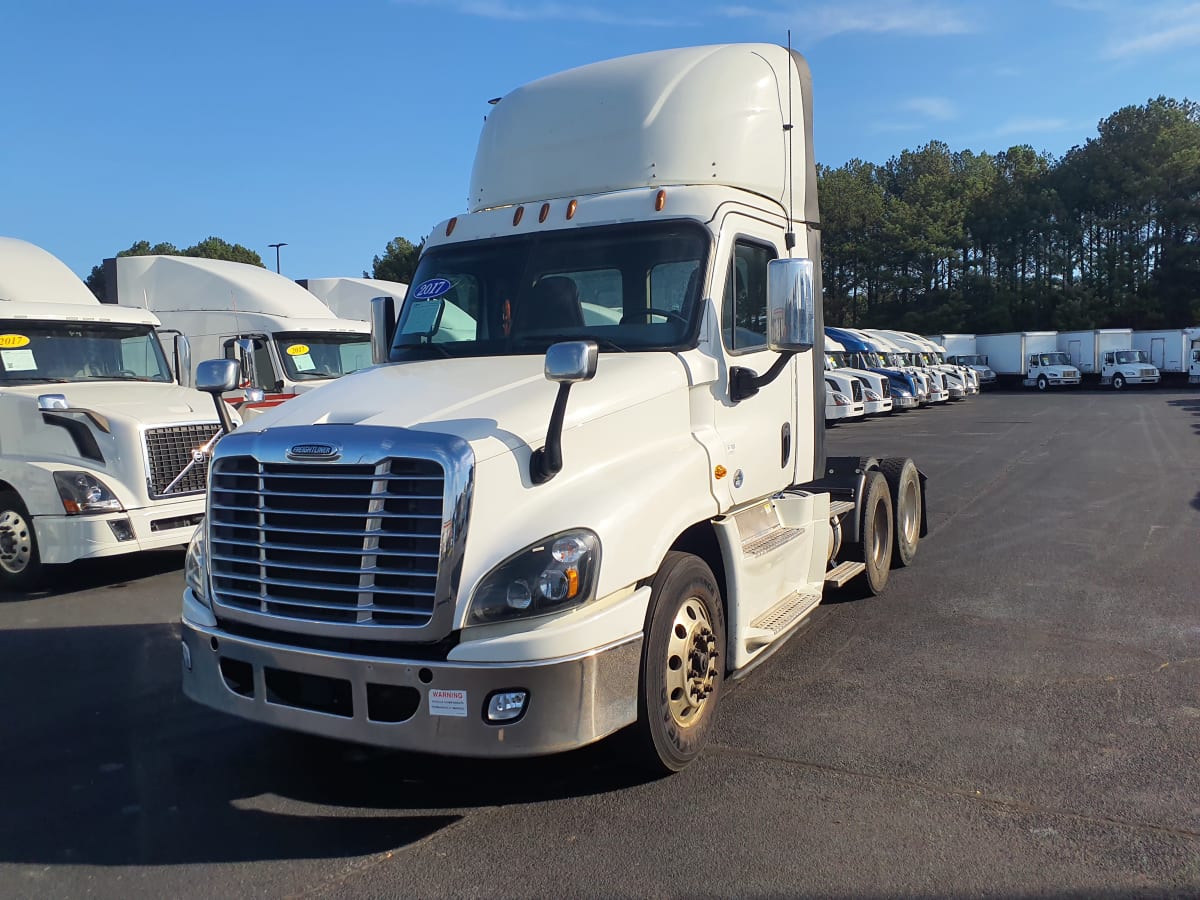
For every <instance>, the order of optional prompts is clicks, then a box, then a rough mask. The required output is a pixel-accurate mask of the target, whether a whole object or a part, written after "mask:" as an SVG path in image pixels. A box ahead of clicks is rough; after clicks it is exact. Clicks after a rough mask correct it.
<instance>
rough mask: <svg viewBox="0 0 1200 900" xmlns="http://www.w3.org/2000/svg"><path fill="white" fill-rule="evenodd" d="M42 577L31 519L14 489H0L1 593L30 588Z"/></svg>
mask: <svg viewBox="0 0 1200 900" xmlns="http://www.w3.org/2000/svg"><path fill="white" fill-rule="evenodd" d="M41 577H42V559H41V555H40V554H39V553H38V544H37V535H36V534H35V533H34V531H33V518H32V517H31V516H30V515H29V511H28V510H27V509H26V508H25V504H24V503H22V502H21V498H20V497H19V496H18V495H17V493H16V491H0V586H3V587H4V592H3V593H4V594H5V595H7V594H8V593H9V592H10V591H12V592H15V591H29V590H32V589H33V588H35V587H37V585H38V583H39V582H40V581H41Z"/></svg>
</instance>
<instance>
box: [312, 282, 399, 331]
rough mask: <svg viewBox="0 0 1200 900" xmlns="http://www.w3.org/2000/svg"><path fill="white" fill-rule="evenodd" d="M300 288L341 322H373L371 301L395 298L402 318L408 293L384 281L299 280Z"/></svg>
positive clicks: (394, 302)
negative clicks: (379, 298) (343, 320)
mask: <svg viewBox="0 0 1200 900" xmlns="http://www.w3.org/2000/svg"><path fill="white" fill-rule="evenodd" d="M296 284H298V285H300V287H302V288H304V289H305V290H307V291H308V292H309V293H310V294H312V295H313V296H314V297H316V298H317V299H318V300H320V301H321V302H322V303H324V304H325V305H326V306H327V307H329V310H330V312H332V313H333V314H334V315H335V316H337V317H338V318H339V319H354V320H356V321H359V322H370V321H371V301H372V300H374V299H375V298H376V297H391V298H392V307H393V309H395V311H396V315H399V314H400V313H401V311H402V310H403V308H404V297H405V295H406V294H407V293H408V285H407V284H404V282H402V281H386V280H384V279H382V278H299V279H297V280H296Z"/></svg>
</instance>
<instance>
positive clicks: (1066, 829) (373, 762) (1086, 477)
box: [0, 389, 1200, 898]
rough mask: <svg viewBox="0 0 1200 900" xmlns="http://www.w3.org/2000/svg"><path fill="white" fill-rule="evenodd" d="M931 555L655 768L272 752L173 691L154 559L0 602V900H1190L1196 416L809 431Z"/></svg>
mask: <svg viewBox="0 0 1200 900" xmlns="http://www.w3.org/2000/svg"><path fill="white" fill-rule="evenodd" d="M828 439H829V447H830V452H832V453H839V454H856V455H857V454H880V455H908V456H912V457H913V458H914V459H916V460H917V463H918V465H919V466H920V467H921V468H922V470H923V471H924V472H925V473H926V474H927V475H928V476H929V487H928V502H929V510H930V520H929V524H930V534H929V536H928V537H927V538H926V539H925V540H924V541H923V542H922V544H921V547H920V550H919V552H918V556H917V560H916V563H915V565H914V566H913V567H911V568H908V569H899V570H893V572H892V577H891V581H890V583H889V585H888V588H887V590H886V591H885V593H884V594H883V595H881V596H879V597H873V598H867V599H852V598H851V597H850V596H847V595H839V596H835V597H833V598H831V601H832V602H829V603H827V604H823V605H822V606H821V607H819V608H818V609H817V610H816V612H815V613H814V615H813V618H812V623H811V625H810V627H808V628H807V629H806V630H805V631H803V632H802V633H801V634H799V635H798V636H796V637H795V638H794V639H793V640H792V641H791V642H789V643H788V644H787V646H785V647H784V648H783V649H782V650H781V651H780V652H778V653H777V654H776V655H775V656H774V657H773V658H772V659H771V660H770V661H768V662H767V663H766V664H764V665H763V666H761V667H760V668H759V669H758V670H757V671H755V672H753V673H752V674H751V675H750V676H749V677H748V678H747V679H745V680H744V681H742V682H740V683H738V684H737V685H736V686H734V687H733V689H732V690H729V691H728V692H727V693H726V694H725V696H724V698H723V704H722V707H721V710H720V714H719V720H718V728H717V731H716V735H715V740H714V742H713V744H712V745H711V746H710V747H709V748H708V749H707V751H706V752H705V754H704V755H703V756H702V757H701V758H700V759H699V760H698V761H697V762H696V763H695V764H694V765H692V766H691V767H690V768H689V769H688V770H686V771H685V772H683V773H681V774H679V775H675V776H672V777H670V778H664V779H661V780H657V781H645V780H643V779H640V778H639V777H637V776H636V775H633V774H631V773H630V772H629V771H628V770H627V769H626V768H625V767H624V766H623V765H622V762H621V756H620V753H619V747H617V746H615V745H614V743H613V742H603V743H601V744H598V745H596V746H593V747H590V748H586V749H584V750H581V751H577V752H574V753H570V754H565V755H562V756H558V757H552V758H548V759H539V760H526V761H515V762H504V763H490V762H475V761H464V760H448V759H437V758H431V757H424V756H415V755H410V754H403V753H396V752H385V751H379V750H374V749H364V748H359V747H352V746H346V745H339V744H335V743H332V742H326V741H322V740H316V739H312V738H307V737H303V736H299V735H293V734H289V733H286V732H281V731H275V730H272V729H269V728H266V727H263V726H259V725H255V724H253V723H247V722H243V721H241V720H237V719H233V718H228V717H225V716H222V715H220V714H218V713H216V712H210V711H209V710H207V709H204V708H201V707H199V706H196V705H194V704H192V703H190V702H189V701H187V700H185V699H184V698H183V697H182V696H181V694H180V689H179V643H178V614H179V592H180V589H181V585H182V573H181V565H182V553H179V552H171V553H155V554H150V555H146V556H143V557H141V558H136V559H131V558H123V559H116V560H107V561H100V562H94V563H90V564H86V565H80V566H76V567H72V568H71V569H70V570H69V571H67V572H66V573H64V576H63V578H62V581H61V583H60V584H59V586H58V587H57V588H56V589H54V590H52V591H50V592H49V593H44V594H39V595H36V596H32V597H21V598H15V599H13V598H10V599H9V600H8V601H7V602H3V603H0V714H2V716H3V719H2V722H0V796H2V797H3V802H2V803H0V896H2V897H76V896H89V897H92V896H95V897H121V898H129V897H168V896H170V897H191V896H195V897H225V896H257V895H262V896H288V897H298V896H320V897H352V896H354V897H357V896H370V897H387V896H397V897H400V896H403V897H409V896H428V897H438V896H455V897H518V896H522V897H523V896H544V897H574V896H596V897H615V896H655V897H662V896H695V895H708V896H730V897H733V896H768V895H770V896H805V895H819V896H855V897H858V896H881V895H889V896H895V895H907V896H932V895H937V896H945V895H967V894H993V895H1003V896H1013V895H1056V896H1097V895H1111V896H1128V895H1146V896H1162V895H1178V896H1197V895H1200V602H1198V600H1200V597H1198V594H1200V391H1190V392H1189V391H1185V390H1170V389H1158V390H1147V391H1130V392H1128V393H1124V394H1115V393H1112V392H1101V391H1092V392H1086V391H1085V392H1075V393H1052V394H1050V395H1040V394H1036V393H1034V392H1022V393H995V394H985V395H983V396H980V397H975V398H971V399H969V400H967V401H964V402H962V403H958V404H953V405H952V406H950V407H949V408H936V409H930V410H923V411H918V412H912V413H906V414H900V415H895V416H892V417H891V418H888V419H882V420H874V421H868V422H862V423H851V424H845V425H841V426H838V427H837V428H835V429H832V430H830V431H829V433H828Z"/></svg>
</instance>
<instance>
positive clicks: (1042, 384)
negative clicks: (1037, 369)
mask: <svg viewBox="0 0 1200 900" xmlns="http://www.w3.org/2000/svg"><path fill="white" fill-rule="evenodd" d="M1037 389H1038V390H1039V391H1048V390H1049V389H1050V382H1049V381H1048V380H1047V378H1046V376H1045V375H1039V376H1038V380H1037Z"/></svg>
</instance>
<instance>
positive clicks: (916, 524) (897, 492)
mask: <svg viewBox="0 0 1200 900" xmlns="http://www.w3.org/2000/svg"><path fill="white" fill-rule="evenodd" d="M879 470H880V471H881V472H883V477H884V478H886V479H887V483H888V489H889V490H890V492H891V495H892V524H893V535H894V536H893V544H894V548H895V549H894V551H893V553H892V563H893V564H894V565H896V566H910V565H912V561H913V559H914V558H915V557H916V555H917V546H918V545H919V544H920V543H921V514H922V512H923V511H922V509H921V477H920V475H919V474H918V472H917V465H916V463H914V462H913V461H912V460H911V459H909V458H908V457H906V456H892V457H889V458H887V459H885V460H883V462H881V463H880V464H879Z"/></svg>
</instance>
